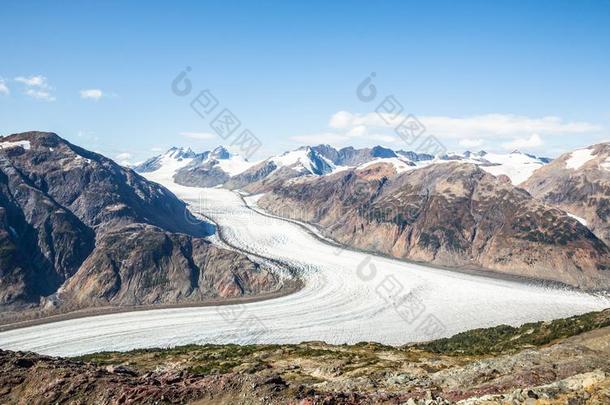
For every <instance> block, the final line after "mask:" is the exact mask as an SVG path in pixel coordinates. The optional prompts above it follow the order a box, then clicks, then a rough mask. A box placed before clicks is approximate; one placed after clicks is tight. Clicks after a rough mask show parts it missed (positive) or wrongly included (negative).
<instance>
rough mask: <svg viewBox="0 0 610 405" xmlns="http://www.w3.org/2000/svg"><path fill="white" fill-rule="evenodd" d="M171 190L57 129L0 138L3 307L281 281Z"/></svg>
mask: <svg viewBox="0 0 610 405" xmlns="http://www.w3.org/2000/svg"><path fill="white" fill-rule="evenodd" d="M212 232H213V228H212V226H211V225H210V224H208V223H205V222H202V221H199V220H197V221H193V217H192V216H191V215H190V213H189V212H188V210H187V209H186V206H185V204H184V203H183V202H182V201H180V200H179V199H178V198H177V197H175V196H174V195H173V194H172V193H171V192H170V191H169V190H167V189H166V188H164V187H162V186H160V185H158V184H156V183H152V182H149V181H147V180H146V179H144V178H143V177H141V176H140V175H138V174H137V173H135V172H134V171H132V170H130V169H126V168H123V167H121V166H119V165H117V164H116V163H114V162H113V161H112V160H110V159H107V158H105V157H103V156H101V155H99V154H96V153H93V152H89V151H87V150H85V149H82V148H80V147H78V146H75V145H72V144H70V143H69V142H67V141H65V140H64V139H62V138H60V137H59V136H57V135H56V134H53V133H44V132H27V133H21V134H14V135H10V136H8V137H2V138H0V259H1V260H0V308H2V309H3V316H4V315H6V314H7V311H8V310H9V309H22V308H24V307H35V308H40V307H43V308H46V309H49V310H51V309H53V308H54V307H57V308H59V309H76V308H83V307H90V306H103V305H142V304H158V303H176V302H200V301H203V300H206V299H208V298H218V297H239V296H242V295H252V294H258V293H261V292H267V291H274V290H276V289H277V288H278V280H277V279H276V277H275V276H274V275H273V274H272V273H270V272H269V271H267V270H266V269H263V268H261V267H260V266H259V265H257V264H256V263H254V262H252V261H250V260H249V259H247V258H246V257H244V256H243V255H241V254H239V253H236V252H232V251H226V250H222V249H219V248H217V247H215V246H213V245H212V244H210V243H209V242H208V241H206V240H205V239H203V237H204V236H206V235H209V234H211V233H212Z"/></svg>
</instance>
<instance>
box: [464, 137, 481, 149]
mask: <svg viewBox="0 0 610 405" xmlns="http://www.w3.org/2000/svg"><path fill="white" fill-rule="evenodd" d="M484 143H485V141H484V140H482V139H470V138H465V139H460V142H459V144H460V146H463V147H465V148H478V147H479V146H483V144H484Z"/></svg>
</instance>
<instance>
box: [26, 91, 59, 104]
mask: <svg viewBox="0 0 610 405" xmlns="http://www.w3.org/2000/svg"><path fill="white" fill-rule="evenodd" d="M25 94H27V95H28V96H30V97H32V98H35V99H37V100H44V101H55V97H54V96H53V95H52V94H51V93H49V92H48V91H47V90H38V89H26V91H25Z"/></svg>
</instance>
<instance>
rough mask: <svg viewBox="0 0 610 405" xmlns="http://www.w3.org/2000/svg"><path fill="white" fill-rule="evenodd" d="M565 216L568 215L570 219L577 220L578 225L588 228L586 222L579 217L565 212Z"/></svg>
mask: <svg viewBox="0 0 610 405" xmlns="http://www.w3.org/2000/svg"><path fill="white" fill-rule="evenodd" d="M567 214H568V216H569V217H570V218H574V219H575V220H577V221H578V222H580V223H581V224H583V225H584V226H588V225H587V220H586V219H584V218H581V217H579V216H576V215H574V214H570V213H569V212H567Z"/></svg>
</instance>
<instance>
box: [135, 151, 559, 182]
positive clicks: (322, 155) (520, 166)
mask: <svg viewBox="0 0 610 405" xmlns="http://www.w3.org/2000/svg"><path fill="white" fill-rule="evenodd" d="M450 161H459V162H463V163H473V164H476V165H478V166H480V167H481V168H482V169H483V170H485V171H487V172H489V173H491V174H494V175H506V176H508V177H509V178H510V179H511V181H512V182H513V183H514V184H519V183H522V182H523V181H525V180H527V178H529V176H531V174H532V173H533V172H534V171H535V170H536V169H538V168H540V167H542V166H544V165H545V164H547V163H549V162H550V161H551V159H549V158H543V157H536V156H533V155H529V154H525V153H521V152H519V151H514V152H512V153H509V154H495V153H487V152H485V151H480V152H476V153H473V152H469V151H467V152H464V153H462V154H455V153H452V154H446V155H444V156H438V157H435V156H432V155H428V154H425V153H417V152H413V151H404V150H397V151H394V150H392V149H388V148H384V147H382V146H375V147H373V148H362V149H355V148H353V147H345V148H342V149H335V148H333V147H332V146H329V145H317V146H304V147H301V148H298V149H296V150H293V151H289V152H285V153H283V154H281V155H278V156H272V157H270V158H268V159H265V160H263V161H259V162H252V163H251V162H247V161H246V160H244V159H243V158H241V157H240V156H239V155H234V154H232V153H230V152H229V151H228V150H227V149H226V148H224V147H222V146H219V147H218V148H216V149H214V150H213V151H206V152H203V153H195V152H193V151H192V150H191V149H184V148H176V147H174V148H171V149H169V150H168V151H167V152H165V153H164V154H162V155H158V156H155V157H153V158H151V159H149V160H147V161H146V162H144V163H142V164H140V165H138V166H136V167H135V168H134V170H136V171H137V172H140V173H145V172H152V171H155V170H160V169H163V168H164V169H165V170H175V174H174V180H175V181H176V183H178V184H182V185H186V186H199V187H214V186H219V185H223V186H225V187H227V188H230V189H242V190H244V191H249V192H264V191H269V190H271V189H273V187H275V186H277V185H279V184H281V183H283V182H284V181H286V180H288V179H291V178H296V177H301V176H325V175H329V174H333V173H336V172H339V171H343V170H348V169H361V168H364V167H365V166H366V165H369V164H373V163H384V164H387V165H389V166H390V167H392V170H395V171H396V172H397V173H401V172H404V171H408V170H412V169H415V168H419V167H424V166H427V165H430V164H436V163H446V162H450Z"/></svg>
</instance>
